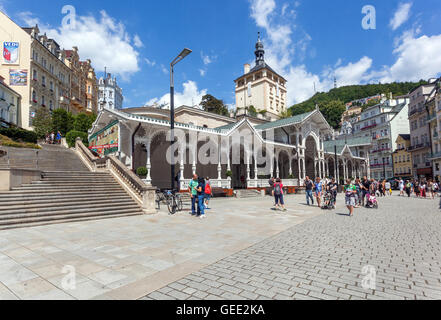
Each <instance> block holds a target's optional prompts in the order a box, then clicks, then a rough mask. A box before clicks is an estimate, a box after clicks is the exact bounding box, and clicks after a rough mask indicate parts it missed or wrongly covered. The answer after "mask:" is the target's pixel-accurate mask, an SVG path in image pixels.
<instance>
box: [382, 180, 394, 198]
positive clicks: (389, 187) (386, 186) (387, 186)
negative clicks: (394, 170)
mask: <svg viewBox="0 0 441 320" xmlns="http://www.w3.org/2000/svg"><path fill="white" fill-rule="evenodd" d="M384 190H385V191H386V194H387V195H389V196H391V195H392V185H391V184H390V182H389V181H386V183H385V184H384Z"/></svg>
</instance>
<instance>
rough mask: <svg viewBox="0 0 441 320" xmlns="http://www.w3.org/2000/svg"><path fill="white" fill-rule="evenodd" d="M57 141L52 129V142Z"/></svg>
mask: <svg viewBox="0 0 441 320" xmlns="http://www.w3.org/2000/svg"><path fill="white" fill-rule="evenodd" d="M54 141H55V133H54V132H53V131H52V132H51V144H54Z"/></svg>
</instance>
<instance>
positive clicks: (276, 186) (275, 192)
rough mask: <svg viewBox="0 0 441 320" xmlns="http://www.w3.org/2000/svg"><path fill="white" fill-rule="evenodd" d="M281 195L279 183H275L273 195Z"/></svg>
mask: <svg viewBox="0 0 441 320" xmlns="http://www.w3.org/2000/svg"><path fill="white" fill-rule="evenodd" d="M281 194H282V188H281V187H280V183H276V184H275V185H274V195H276V196H280V195H281Z"/></svg>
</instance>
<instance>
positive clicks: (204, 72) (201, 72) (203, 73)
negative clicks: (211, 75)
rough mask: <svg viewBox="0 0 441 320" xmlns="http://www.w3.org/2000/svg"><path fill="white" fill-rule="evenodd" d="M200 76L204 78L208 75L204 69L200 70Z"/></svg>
mask: <svg viewBox="0 0 441 320" xmlns="http://www.w3.org/2000/svg"><path fill="white" fill-rule="evenodd" d="M199 74H200V75H201V77H204V76H205V75H206V74H207V71H206V70H204V69H199Z"/></svg>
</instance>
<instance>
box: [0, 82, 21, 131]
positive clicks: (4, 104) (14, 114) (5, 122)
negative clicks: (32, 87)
mask: <svg viewBox="0 0 441 320" xmlns="http://www.w3.org/2000/svg"><path fill="white" fill-rule="evenodd" d="M20 109H21V96H20V95H19V94H18V92H16V91H14V90H12V89H11V87H9V86H8V85H7V84H6V83H5V82H4V79H3V77H2V76H0V126H7V127H9V126H11V125H12V126H16V125H17V123H18V116H19V115H20V113H19V112H20Z"/></svg>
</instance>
